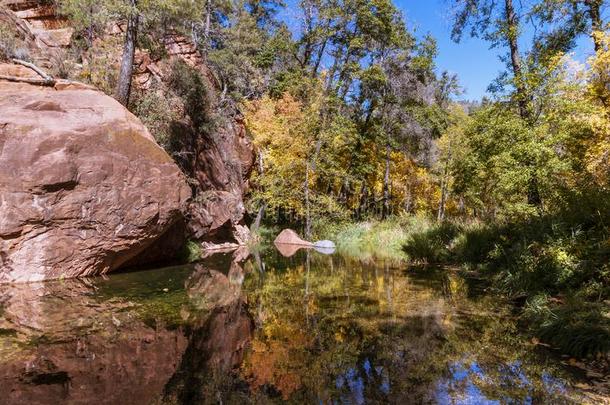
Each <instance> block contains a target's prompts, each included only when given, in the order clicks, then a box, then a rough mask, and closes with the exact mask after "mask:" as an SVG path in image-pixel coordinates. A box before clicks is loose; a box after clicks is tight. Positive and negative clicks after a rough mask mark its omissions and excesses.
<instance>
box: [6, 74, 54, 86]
mask: <svg viewBox="0 0 610 405" xmlns="http://www.w3.org/2000/svg"><path fill="white" fill-rule="evenodd" d="M0 80H6V81H9V82H17V83H28V84H34V85H37V86H49V87H53V86H55V83H56V82H55V80H54V79H52V78H51V79H50V80H47V79H32V78H28V77H17V76H5V75H0Z"/></svg>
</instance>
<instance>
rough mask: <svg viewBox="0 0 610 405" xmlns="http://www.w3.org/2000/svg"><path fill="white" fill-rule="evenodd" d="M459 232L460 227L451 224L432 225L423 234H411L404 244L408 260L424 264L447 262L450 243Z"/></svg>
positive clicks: (449, 253) (449, 255)
mask: <svg viewBox="0 0 610 405" xmlns="http://www.w3.org/2000/svg"><path fill="white" fill-rule="evenodd" d="M460 231H461V226H459V225H457V224H455V223H452V222H442V223H440V224H437V225H433V226H432V227H430V228H429V229H427V230H425V231H424V232H418V233H413V234H411V235H410V236H409V238H408V239H407V241H406V243H405V244H404V247H403V249H404V251H405V253H406V254H407V255H408V256H409V259H411V260H414V261H417V262H425V263H444V262H447V261H449V259H450V257H451V255H452V253H451V246H450V245H451V243H452V242H453V240H454V239H455V238H456V237H457V236H458V234H459V233H460Z"/></svg>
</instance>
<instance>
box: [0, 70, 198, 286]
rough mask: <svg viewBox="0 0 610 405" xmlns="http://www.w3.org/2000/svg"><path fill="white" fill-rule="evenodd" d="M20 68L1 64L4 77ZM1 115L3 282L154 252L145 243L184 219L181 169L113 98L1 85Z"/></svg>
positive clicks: (88, 269) (69, 272) (61, 86)
mask: <svg viewBox="0 0 610 405" xmlns="http://www.w3.org/2000/svg"><path fill="white" fill-rule="evenodd" d="M24 69H25V68H23V69H22V68H21V67H19V68H15V67H14V66H11V65H1V64H0V74H5V75H8V74H10V75H15V74H16V73H18V74H21V75H22V76H26V75H28V73H27V71H28V69H25V70H24ZM29 74H33V73H32V72H30V73H29ZM0 112H1V114H0V282H13V281H35V280H42V279H49V278H61V277H66V278H67V277H76V276H83V275H92V274H103V273H107V272H109V271H112V270H115V269H117V268H120V267H121V266H122V265H124V264H125V263H127V262H129V263H130V264H133V263H135V262H137V257H139V256H141V255H146V256H147V257H148V258H151V256H150V255H147V254H146V250H147V248H148V247H149V246H151V245H152V244H153V243H154V242H155V241H156V240H157V239H159V238H160V237H161V236H162V235H163V234H164V233H165V232H166V231H167V230H168V229H170V228H171V227H172V226H173V225H174V224H175V223H176V222H178V221H180V220H181V218H182V210H183V209H184V207H185V205H186V202H187V200H188V198H189V197H190V192H191V191H190V188H189V187H188V186H187V184H186V181H185V179H184V176H183V174H182V173H181V172H180V169H179V168H178V167H177V166H176V164H174V162H173V161H172V159H171V158H170V157H169V156H168V155H167V153H166V152H165V151H163V149H161V147H159V146H158V145H157V144H156V143H155V141H154V139H153V138H152V137H151V135H150V134H149V133H148V131H147V130H146V128H145V127H144V126H143V125H142V124H141V122H140V121H139V120H138V119H137V118H136V117H135V116H134V115H132V114H131V113H129V112H128V111H127V110H126V109H125V108H123V106H121V105H120V104H119V103H118V102H116V101H115V100H114V99H112V98H110V97H108V96H106V95H104V94H103V93H101V92H99V91H96V90H94V89H91V88H88V87H87V86H84V85H82V84H77V83H70V82H62V81H60V82H58V83H57V84H56V85H55V87H41V86H34V85H29V84H24V83H9V82H3V81H0ZM155 249H158V248H155Z"/></svg>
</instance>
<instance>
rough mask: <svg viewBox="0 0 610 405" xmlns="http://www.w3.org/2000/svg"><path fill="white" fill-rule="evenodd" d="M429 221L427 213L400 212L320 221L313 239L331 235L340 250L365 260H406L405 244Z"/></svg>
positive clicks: (329, 237) (327, 237) (325, 237)
mask: <svg viewBox="0 0 610 405" xmlns="http://www.w3.org/2000/svg"><path fill="white" fill-rule="evenodd" d="M428 222H429V221H428V219H426V218H424V217H408V216H400V217H392V218H389V219H387V220H385V221H379V220H368V221H364V222H356V223H339V224H329V223H318V224H316V226H315V227H314V239H331V240H333V241H334V242H335V243H336V245H337V250H338V251H339V252H342V253H344V254H346V255H349V256H351V257H355V258H359V259H363V260H366V259H373V258H380V259H396V260H405V259H406V258H407V256H406V255H405V252H404V251H403V249H402V247H403V245H404V244H405V243H406V241H407V239H408V238H409V236H410V235H411V234H412V233H414V232H419V231H422V230H423V229H425V228H426V227H428Z"/></svg>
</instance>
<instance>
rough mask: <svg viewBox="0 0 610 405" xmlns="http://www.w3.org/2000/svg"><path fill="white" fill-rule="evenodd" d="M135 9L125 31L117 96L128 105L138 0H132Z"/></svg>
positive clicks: (135, 38) (128, 19)
mask: <svg viewBox="0 0 610 405" xmlns="http://www.w3.org/2000/svg"><path fill="white" fill-rule="evenodd" d="M130 3H131V6H132V8H133V10H131V13H130V15H129V17H128V18H127V32H126V33H125V44H124V45H123V57H122V59H121V70H120V72H119V80H118V83H117V89H116V95H115V98H116V99H117V100H118V101H119V103H121V104H123V105H124V106H127V104H128V103H129V95H130V93H131V78H132V75H133V58H134V55H135V53H136V40H137V35H138V24H139V22H140V15H139V14H138V12H137V10H135V7H136V6H137V1H136V0H130Z"/></svg>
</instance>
